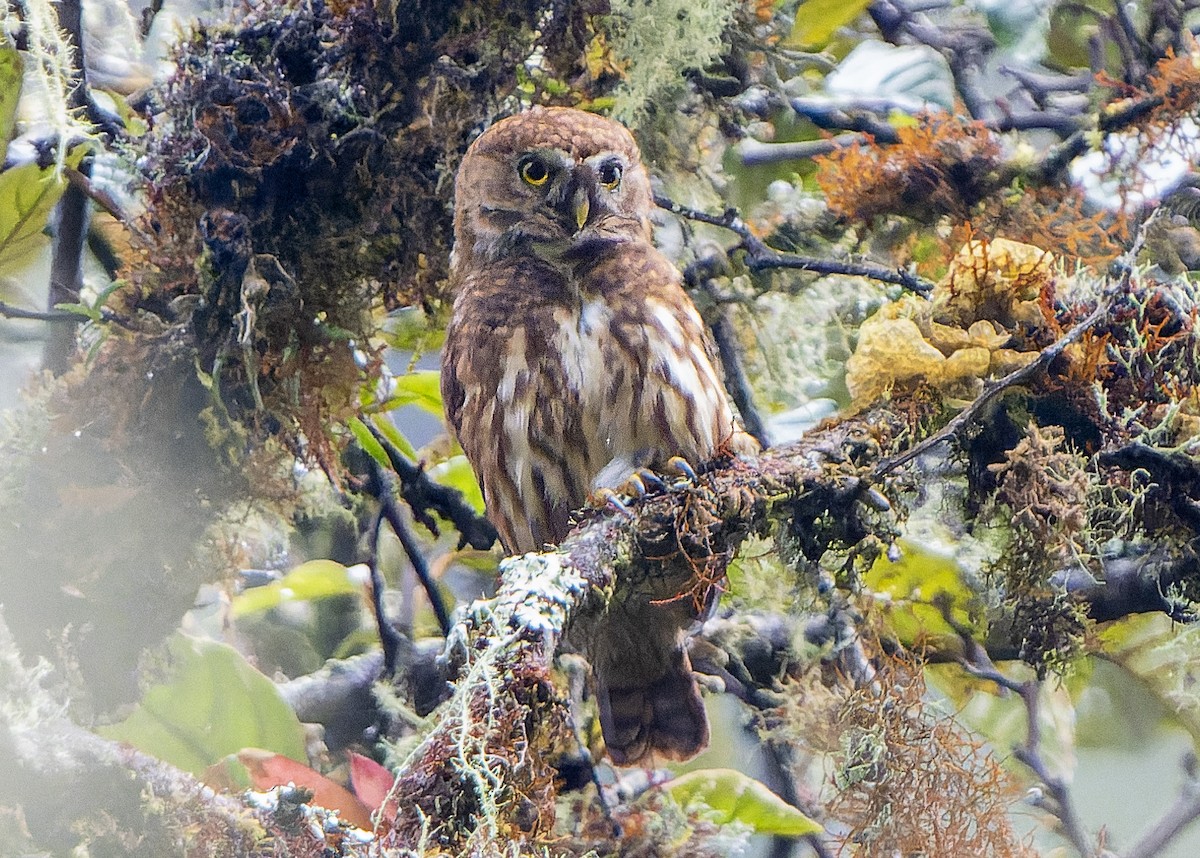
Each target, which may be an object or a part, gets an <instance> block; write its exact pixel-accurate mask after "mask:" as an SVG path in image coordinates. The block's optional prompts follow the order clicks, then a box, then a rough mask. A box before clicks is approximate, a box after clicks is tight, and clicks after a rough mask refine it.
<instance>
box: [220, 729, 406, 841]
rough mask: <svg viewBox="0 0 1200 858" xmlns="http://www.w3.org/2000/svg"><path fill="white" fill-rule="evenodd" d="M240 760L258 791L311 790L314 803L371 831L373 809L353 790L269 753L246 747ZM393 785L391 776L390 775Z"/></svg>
mask: <svg viewBox="0 0 1200 858" xmlns="http://www.w3.org/2000/svg"><path fill="white" fill-rule="evenodd" d="M237 757H238V760H240V761H241V763H242V765H244V766H245V767H246V770H247V771H248V772H250V779H251V781H252V782H253V783H254V787H255V789H259V790H267V789H270V788H271V787H275V786H280V785H282V784H287V783H294V784H296V785H297V786H303V787H307V788H308V789H310V790H312V793H313V801H312V803H313V804H319V805H320V806H321V807H327V808H329V809H330V810H336V811H337V812H338V815H339V816H340V817H341V818H342V819H344V820H346V821H347V822H349V823H350V824H351V825H356V826H358V827H359V828H362V829H364V830H366V831H371V830H372V829H373V828H374V824H373V823H372V821H371V808H370V807H368V806H367V804H366V803H365V802H363V801H361V800H360V799H358V798H357V797H356V796H355V795H354V794H353V793H352V792H350V790H348V789H346V788H345V787H343V786H340V785H339V784H336V783H334V782H333V781H331V780H330V779H329V778H327V777H325V776H324V775H322V774H320V773H318V772H315V771H313V770H312V769H310V768H309V767H308V766H306V765H304V764H303V763H297V762H296V761H295V760H291V759H288V758H287V757H284V756H281V755H280V754H273V753H271V752H270V751H260V750H258V749H257V748H246V749H243V750H241V751H239V752H238V755H237ZM388 784H389V786H390V785H391V776H390V775H389V776H388Z"/></svg>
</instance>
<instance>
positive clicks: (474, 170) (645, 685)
mask: <svg viewBox="0 0 1200 858" xmlns="http://www.w3.org/2000/svg"><path fill="white" fill-rule="evenodd" d="M652 210H653V200H652V197H651V193H650V180H649V176H648V175H647V173H646V170H645V168H644V167H643V166H642V163H641V158H640V155H639V152H638V148H637V144H636V143H634V140H633V137H632V136H631V135H630V133H629V132H628V131H627V130H626V129H625V128H624V127H623V126H621V125H619V124H618V123H616V122H613V121H611V120H608V119H604V118H602V117H599V116H595V115H593V114H589V113H584V112H582V111H578V110H571V109H567V108H534V109H533V110H531V111H528V112H526V113H522V114H520V115H517V116H514V117H511V118H509V119H505V120H503V121H501V122H498V123H497V124H496V125H494V126H493V127H492V128H491V129H489V130H488V131H487V132H485V133H484V134H483V135H482V136H481V137H480V138H479V139H478V140H476V141H475V143H474V144H473V145H472V146H471V148H470V149H469V150H468V151H467V154H466V155H465V157H464V158H463V162H462V165H461V167H460V168H459V171H458V177H457V182H456V185H455V217H454V230H455V247H454V258H453V266H452V270H453V281H454V287H455V289H456V300H455V304H454V313H453V317H452V319H451V322H450V326H449V329H448V331H447V337H446V345H445V349H444V351H443V357H442V395H443V398H444V401H445V405H446V413H447V417H448V419H449V421H450V423H451V425H452V426H453V428H454V431H455V433H456V434H457V436H458V439H459V441H460V443H461V444H462V447H463V449H464V450H465V451H466V454H467V458H468V459H469V460H470V461H471V465H472V467H473V468H474V471H475V475H476V477H477V478H478V479H479V483H480V485H481V486H482V488H483V494H484V499H485V501H486V503H487V508H488V516H489V517H490V518H491V520H492V521H493V522H494V523H495V525H496V528H497V530H498V531H499V533H500V538H501V540H502V542H503V543H504V548H505V549H506V550H507V551H509V552H510V553H519V552H526V551H539V550H541V549H542V548H543V547H545V546H546V545H553V544H557V543H558V542H560V541H561V540H562V539H563V538H564V537H565V536H566V535H567V532H568V530H569V529H570V514H571V512H572V511H573V510H576V509H579V508H580V507H582V506H584V505H585V504H586V502H587V500H588V498H589V496H590V495H591V494H592V493H593V492H595V491H597V490H598V489H603V488H613V489H615V488H618V487H620V486H621V485H622V484H624V483H625V481H626V480H627V479H628V478H629V477H630V475H631V474H632V473H633V472H634V471H635V470H636V469H638V468H640V467H650V468H662V467H664V466H665V465H666V463H667V461H668V460H669V459H670V458H671V457H672V456H682V457H684V458H685V459H687V460H688V461H690V462H692V463H694V464H700V463H702V462H706V461H708V460H710V459H712V458H713V457H714V456H715V455H716V454H717V452H718V450H720V449H727V450H732V451H734V452H750V451H752V450H754V449H756V444H755V443H754V441H753V439H751V438H750V437H749V436H748V435H746V434H745V433H744V432H743V431H742V430H741V429H740V428H739V427H738V426H737V423H736V421H735V418H734V415H733V412H732V409H731V408H730V406H729V403H728V400H727V397H726V394H725V390H724V388H723V386H722V384H721V380H720V376H719V372H718V370H717V361H716V359H715V356H714V353H713V350H712V348H711V345H710V344H709V341H708V338H707V336H706V335H705V331H704V327H703V324H702V322H701V319H700V316H699V314H698V313H697V312H696V308H695V307H694V306H693V305H692V302H691V300H690V299H689V298H688V296H687V294H686V293H685V292H684V290H683V286H682V282H681V277H680V275H679V272H678V271H677V270H676V269H675V267H674V266H673V265H672V264H671V263H670V261H669V260H667V258H666V257H664V256H663V255H662V254H661V253H659V252H658V251H657V250H656V249H655V248H654V246H653V245H652V244H651V241H650V222H649V216H650V212H651V211H652ZM685 584H686V579H680V578H679V577H678V576H675V577H673V578H672V577H670V576H664V577H660V578H659V579H657V580H648V581H647V582H645V583H644V584H641V585H636V586H630V587H629V588H627V589H626V590H625V591H622V592H621V594H620V601H619V603H618V599H616V598H614V599H613V600H612V602H611V603H610V605H609V606H608V609H607V611H606V612H605V613H604V614H603V615H601V616H599V617H595V618H591V619H585V620H581V621H579V622H577V623H576V625H575V626H574V627H573V628H572V630H571V634H570V638H569V643H571V644H572V645H574V646H576V647H577V648H578V649H580V651H581V652H582V653H583V655H584V656H585V657H587V658H588V660H589V661H590V662H591V665H592V668H593V672H594V674H595V677H596V683H597V695H598V702H599V707H600V719H601V727H602V729H603V732H604V737H605V742H606V744H607V746H608V749H609V753H610V754H611V756H612V757H613V759H614V760H615V761H616V762H618V763H634V762H637V761H638V760H640V759H642V758H643V757H645V756H647V755H649V754H651V753H655V752H657V753H659V754H661V755H663V756H665V757H670V758H674V759H686V758H688V757H691V756H693V755H694V754H696V753H697V752H698V751H700V750H701V749H702V748H703V747H704V746H705V745H706V744H707V741H708V724H707V720H706V719H705V716H704V709H703V705H702V703H701V701H700V696H699V693H698V691H697V688H696V683H695V680H694V678H693V676H692V673H691V664H690V663H689V661H688V656H687V652H686V649H685V648H684V645H685V641H686V630H687V628H688V626H690V625H691V624H692V623H693V622H694V621H695V619H696V617H697V609H696V606H695V601H694V600H693V599H691V598H682V599H675V600H673V601H672V597H674V596H676V595H678V594H679V589H680V587H681V586H683V585H685Z"/></svg>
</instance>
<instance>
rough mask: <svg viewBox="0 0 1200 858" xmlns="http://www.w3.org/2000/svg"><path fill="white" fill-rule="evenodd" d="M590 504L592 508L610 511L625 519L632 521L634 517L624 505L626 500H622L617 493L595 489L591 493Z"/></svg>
mask: <svg viewBox="0 0 1200 858" xmlns="http://www.w3.org/2000/svg"><path fill="white" fill-rule="evenodd" d="M591 504H592V506H597V507H606V508H608V509H611V510H613V511H614V512H617V513H619V514H621V515H623V516H624V517H625V518H629V519H632V518H633V517H634V515H633V510H631V509H630V508H629V505H628V504H627V503H626V498H623V497H622V496H621V495H620V494H619V493H618V492H615V491H613V490H612V489H596V491H594V492H593V493H592V497H591Z"/></svg>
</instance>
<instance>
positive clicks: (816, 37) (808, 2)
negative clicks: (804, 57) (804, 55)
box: [783, 0, 871, 51]
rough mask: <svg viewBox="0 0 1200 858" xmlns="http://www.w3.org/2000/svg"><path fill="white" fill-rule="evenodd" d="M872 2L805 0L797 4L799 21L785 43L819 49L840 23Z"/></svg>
mask: <svg viewBox="0 0 1200 858" xmlns="http://www.w3.org/2000/svg"><path fill="white" fill-rule="evenodd" d="M869 5H871V0H805V2H803V3H801V4H800V5H799V6H798V7H796V23H795V24H794V25H793V26H792V32H791V33H790V34H789V35H788V37H787V39H785V40H784V43H783V44H784V46H785V47H788V48H800V49H802V50H806V51H812V50H820V49H821V48H823V47H825V46H826V45H827V44H829V42H830V40H831V39H832V38H833V34H834V33H836V32H837V31H838V28H839V27H844V26H846V25H847V24H849V23H850V22H851V21H853V20H854V19H855V18H857V17H858V16H859V15H861V14H862V11H863V10H864V9H866V8H867V7H868V6H869Z"/></svg>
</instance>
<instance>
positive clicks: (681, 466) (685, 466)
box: [667, 456, 698, 483]
mask: <svg viewBox="0 0 1200 858" xmlns="http://www.w3.org/2000/svg"><path fill="white" fill-rule="evenodd" d="M667 467H668V468H672V469H673V470H676V471H678V472H679V473H681V474H683V477H684V479H686V480H687V481H688V482H689V483H694V482H696V480H697V479H698V478H697V477H696V469H695V468H693V467H692V466H691V464H690V463H689V462H688V460H687V459H685V458H683V456H672V457H671V458H669V459H667Z"/></svg>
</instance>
